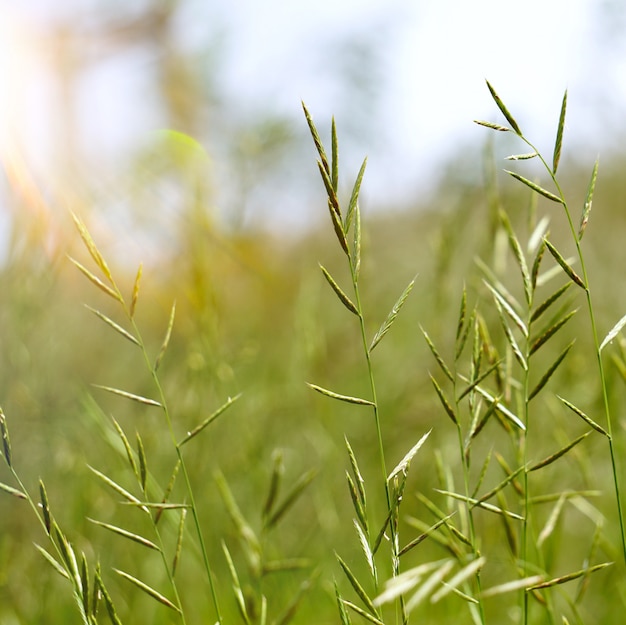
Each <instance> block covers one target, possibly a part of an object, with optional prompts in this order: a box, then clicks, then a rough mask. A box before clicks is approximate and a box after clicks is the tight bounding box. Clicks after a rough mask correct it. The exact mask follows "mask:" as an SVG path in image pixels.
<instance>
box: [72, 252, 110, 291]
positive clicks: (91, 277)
mask: <svg viewBox="0 0 626 625" xmlns="http://www.w3.org/2000/svg"><path fill="white" fill-rule="evenodd" d="M68 259H69V260H70V262H71V263H72V264H73V265H74V266H75V267H76V268H77V269H78V270H79V271H80V272H81V273H82V274H83V275H84V276H85V277H86V278H87V279H88V280H89V281H90V282H91V283H92V284H94V285H95V286H97V287H98V288H99V289H100V290H101V291H102V292H103V293H106V294H107V295H108V296H109V297H112V298H113V299H114V300H117V301H118V302H122V296H121V295H120V294H119V293H118V292H117V291H115V290H114V289H112V288H111V287H110V286H107V285H106V284H105V283H104V282H102V280H100V278H98V277H97V276H95V275H94V274H93V273H91V271H89V269H87V267H85V266H84V265H81V264H80V263H79V262H78V261H77V260H76V259H74V258H72V257H71V256H68Z"/></svg>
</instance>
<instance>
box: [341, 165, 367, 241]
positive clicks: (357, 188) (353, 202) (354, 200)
mask: <svg viewBox="0 0 626 625" xmlns="http://www.w3.org/2000/svg"><path fill="white" fill-rule="evenodd" d="M366 167H367V157H366V158H365V159H363V164H362V165H361V169H359V173H358V174H357V177H356V180H355V182H354V186H353V187H352V194H351V195H350V202H349V203H348V212H347V213H346V224H345V228H344V229H345V231H346V232H348V231H349V230H350V226H351V225H352V219H353V216H354V214H355V211H356V209H357V206H358V202H359V194H360V193H361V183H362V182H363V176H364V175H365V168H366Z"/></svg>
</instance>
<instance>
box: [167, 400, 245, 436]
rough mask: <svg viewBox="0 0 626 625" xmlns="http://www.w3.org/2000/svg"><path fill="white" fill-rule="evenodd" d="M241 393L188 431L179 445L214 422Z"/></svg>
mask: <svg viewBox="0 0 626 625" xmlns="http://www.w3.org/2000/svg"><path fill="white" fill-rule="evenodd" d="M241 395H242V393H239V395H235V397H229V398H228V400H227V401H226V403H224V404H222V405H221V406H220V407H219V408H218V409H217V410H216V411H215V412H214V413H212V414H210V415H209V416H208V417H207V418H206V419H205V420H204V421H203V422H202V423H200V425H198V426H196V427H195V428H194V429H193V430H191V432H187V435H186V436H185V438H183V440H182V441H180V443H178V446H179V447H182V446H183V445H184V444H185V443H187V442H189V441H190V440H191V439H192V438H194V436H197V435H198V434H200V432H202V430H204V428H206V427H207V426H209V425H210V424H211V423H213V421H215V420H216V419H217V418H218V417H219V416H220V415H222V414H223V413H224V411H225V410H226V409H228V408H230V407H231V406H232V405H233V404H234V403H235V402H236V401H237V400H238V399H239V398H240V397H241Z"/></svg>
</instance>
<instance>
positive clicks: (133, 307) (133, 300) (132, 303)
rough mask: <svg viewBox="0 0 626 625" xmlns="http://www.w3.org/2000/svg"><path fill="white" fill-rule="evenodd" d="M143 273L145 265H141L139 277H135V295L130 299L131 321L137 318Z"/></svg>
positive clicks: (138, 270) (138, 271) (138, 272)
mask: <svg viewBox="0 0 626 625" xmlns="http://www.w3.org/2000/svg"><path fill="white" fill-rule="evenodd" d="M142 273H143V263H139V268H138V269H137V275H136V276H135V281H134V282H133V293H132V296H131V299H130V308H129V309H128V314H129V316H130V318H131V319H134V317H135V310H136V308H137V300H138V299H139V287H140V285H141V275H142Z"/></svg>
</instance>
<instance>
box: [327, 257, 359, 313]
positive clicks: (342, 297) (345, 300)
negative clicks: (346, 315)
mask: <svg viewBox="0 0 626 625" xmlns="http://www.w3.org/2000/svg"><path fill="white" fill-rule="evenodd" d="M320 269H321V270H322V273H323V274H324V277H325V278H326V281H327V282H328V284H330V286H331V287H332V289H333V291H334V292H335V294H336V295H337V297H338V298H339V300H340V301H341V303H342V304H343V305H344V306H345V307H346V308H347V309H348V310H349V311H350V312H351V313H354V314H355V315H356V316H357V317H358V316H359V310H358V308H357V307H356V306H355V305H354V304H353V303H352V301H351V300H350V298H349V297H348V296H347V295H346V294H345V293H344V292H343V291H342V289H341V287H340V286H339V285H338V284H337V283H336V282H335V280H334V278H333V277H332V276H331V275H330V273H328V271H327V270H326V268H325V267H324V266H323V265H320Z"/></svg>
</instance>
